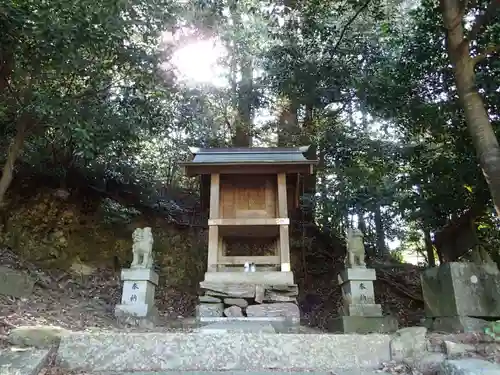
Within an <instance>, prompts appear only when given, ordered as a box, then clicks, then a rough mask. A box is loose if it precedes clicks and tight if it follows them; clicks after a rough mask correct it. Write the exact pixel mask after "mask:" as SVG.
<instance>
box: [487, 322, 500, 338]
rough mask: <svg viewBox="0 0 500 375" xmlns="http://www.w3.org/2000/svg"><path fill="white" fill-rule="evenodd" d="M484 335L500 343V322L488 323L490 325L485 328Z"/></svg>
mask: <svg viewBox="0 0 500 375" xmlns="http://www.w3.org/2000/svg"><path fill="white" fill-rule="evenodd" d="M484 333H485V334H486V335H488V336H490V337H491V338H493V339H494V340H495V341H500V320H497V321H495V322H491V323H488V325H487V326H486V327H485V328H484Z"/></svg>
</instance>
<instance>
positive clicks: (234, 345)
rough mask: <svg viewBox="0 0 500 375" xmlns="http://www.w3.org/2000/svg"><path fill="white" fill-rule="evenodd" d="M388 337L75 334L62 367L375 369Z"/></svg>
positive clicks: (384, 356)
mask: <svg viewBox="0 0 500 375" xmlns="http://www.w3.org/2000/svg"><path fill="white" fill-rule="evenodd" d="M389 341H390V336H388V335H380V334H371V335H363V336H360V335H349V334H344V335H330V334H276V333H261V332H259V333H246V332H233V333H231V334H221V335H218V334H206V333H202V332H197V333H174V332H171V333H155V332H147V333H131V332H128V333H125V332H88V333H86V332H75V333H72V334H71V335H68V336H65V337H63V338H62V340H61V343H60V346H59V350H58V363H59V364H60V365H61V366H64V367H67V368H69V369H71V370H86V371H164V370H191V371H192V370H248V371H263V370H268V369H280V370H282V371H287V370H313V371H331V369H334V368H335V369H354V368H356V369H358V368H364V369H366V368H375V367H376V366H378V365H379V364H380V363H381V362H387V361H389V359H390V354H389Z"/></svg>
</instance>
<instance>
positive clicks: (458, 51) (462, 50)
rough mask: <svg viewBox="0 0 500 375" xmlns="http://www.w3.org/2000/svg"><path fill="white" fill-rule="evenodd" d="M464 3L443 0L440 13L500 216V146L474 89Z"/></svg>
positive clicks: (457, 81) (466, 111)
mask: <svg viewBox="0 0 500 375" xmlns="http://www.w3.org/2000/svg"><path fill="white" fill-rule="evenodd" d="M462 3H463V2H462V1H459V0H441V11H442V14H443V20H444V25H445V28H446V30H447V44H448V54H449V56H450V60H451V63H452V65H453V71H454V74H455V84H456V86H457V92H458V96H459V98H460V101H461V103H462V106H463V109H464V114H465V121H466V123H467V128H468V129H469V133H470V135H471V137H472V141H473V143H474V147H475V149H476V152H477V154H478V158H479V164H480V166H481V169H482V171H483V174H484V177H485V179H486V182H487V183H488V187H489V190H490V193H491V196H492V198H493V203H494V205H495V209H496V211H497V215H499V216H500V147H499V145H498V140H497V138H496V136H495V132H494V131H493V127H492V126H491V123H490V120H489V118H488V113H487V111H486V109H485V106H484V103H483V100H482V98H481V96H480V95H479V92H478V90H477V88H476V86H475V83H476V82H475V81H476V76H475V72H474V65H475V60H474V59H473V58H472V57H471V56H470V50H469V41H468V40H467V39H466V38H465V35H464V28H463V24H462V20H463V16H464V10H463V9H462Z"/></svg>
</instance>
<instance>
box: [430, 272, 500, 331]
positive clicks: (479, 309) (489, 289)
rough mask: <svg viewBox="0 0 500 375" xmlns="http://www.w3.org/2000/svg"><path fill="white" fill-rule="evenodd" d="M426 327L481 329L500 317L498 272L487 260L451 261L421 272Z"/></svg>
mask: <svg viewBox="0 0 500 375" xmlns="http://www.w3.org/2000/svg"><path fill="white" fill-rule="evenodd" d="M421 280H422V293H423V297H424V306H425V314H426V317H427V322H428V325H429V328H432V329H434V330H439V331H445V332H457V331H462V332H471V331H478V330H482V328H483V327H484V326H485V325H486V323H487V321H488V320H498V319H500V274H499V272H498V268H497V267H496V266H492V265H489V264H484V265H478V264H475V263H462V262H450V263H445V264H443V265H441V266H439V267H434V268H430V269H428V270H426V271H425V272H423V273H422V275H421Z"/></svg>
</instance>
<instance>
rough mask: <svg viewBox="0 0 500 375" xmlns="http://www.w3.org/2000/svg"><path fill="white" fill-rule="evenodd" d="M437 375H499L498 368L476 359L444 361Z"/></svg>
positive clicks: (493, 364) (499, 370) (499, 369)
mask: <svg viewBox="0 0 500 375" xmlns="http://www.w3.org/2000/svg"><path fill="white" fill-rule="evenodd" d="M438 375H500V366H499V365H497V364H495V363H491V362H487V361H483V360H481V359H476V358H466V359H455V360H448V361H444V362H443V363H442V364H441V367H440V369H439V372H438Z"/></svg>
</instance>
